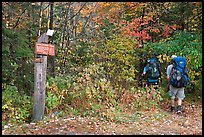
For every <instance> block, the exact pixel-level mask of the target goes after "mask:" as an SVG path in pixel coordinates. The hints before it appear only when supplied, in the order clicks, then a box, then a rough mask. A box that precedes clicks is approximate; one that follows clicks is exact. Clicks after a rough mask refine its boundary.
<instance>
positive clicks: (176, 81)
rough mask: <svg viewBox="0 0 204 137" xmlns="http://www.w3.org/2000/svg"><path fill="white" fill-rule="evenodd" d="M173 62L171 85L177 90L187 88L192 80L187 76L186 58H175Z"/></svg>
mask: <svg viewBox="0 0 204 137" xmlns="http://www.w3.org/2000/svg"><path fill="white" fill-rule="evenodd" d="M173 62H174V64H173V67H172V71H171V74H170V84H171V85H172V86H173V87H176V88H181V87H186V86H187V85H188V84H189V83H190V79H189V78H188V75H187V68H186V58H184V57H175V58H173Z"/></svg>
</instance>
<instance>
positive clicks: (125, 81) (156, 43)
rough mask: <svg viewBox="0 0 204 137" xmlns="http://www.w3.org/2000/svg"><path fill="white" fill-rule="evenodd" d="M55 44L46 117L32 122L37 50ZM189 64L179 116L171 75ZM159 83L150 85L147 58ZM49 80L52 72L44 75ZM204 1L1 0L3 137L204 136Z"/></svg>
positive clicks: (49, 68) (49, 60)
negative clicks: (42, 41)
mask: <svg viewBox="0 0 204 137" xmlns="http://www.w3.org/2000/svg"><path fill="white" fill-rule="evenodd" d="M48 29H50V30H54V32H53V35H52V36H49V37H48V43H50V44H52V45H54V56H47V58H46V59H47V68H46V71H45V73H43V75H44V76H45V78H46V80H45V81H44V82H45V98H44V106H45V107H44V108H43V118H42V119H41V120H39V121H33V114H34V113H33V110H34V109H33V107H34V85H35V84H34V83H35V71H34V70H35V69H34V68H35V63H36V62H35V58H36V56H37V55H36V54H35V46H36V42H37V41H38V40H39V37H40V36H42V34H44V33H46V32H47V30H48ZM173 54H175V55H177V56H183V57H185V58H186V61H187V68H188V76H189V78H190V84H189V85H188V86H187V87H185V99H184V101H183V110H182V111H183V113H182V116H179V115H177V114H170V112H169V106H170V97H169V94H168V86H167V85H168V81H167V79H166V69H167V66H168V65H169V63H170V60H171V55H173ZM149 57H155V58H157V59H158V61H159V63H160V69H161V77H160V79H159V85H158V88H157V89H156V90H153V89H149V88H148V87H145V86H144V82H145V77H142V75H141V74H142V71H143V68H144V65H145V63H146V60H147V59H148V58H149ZM45 74H46V75H45ZM201 100H202V2H2V132H3V134H32V135H36V134H70V135H71V134H75V135H77V134H83V135H84V134H96V135H115V134H118V135H122V134H131V135H138V134H148V135H149V134H156V135H160V134H163V135H169V134H172V135H173V134H179V135H184V134H191V135H201V134H202V102H201Z"/></svg>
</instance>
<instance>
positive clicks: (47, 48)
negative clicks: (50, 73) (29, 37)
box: [35, 42, 55, 56]
mask: <svg viewBox="0 0 204 137" xmlns="http://www.w3.org/2000/svg"><path fill="white" fill-rule="evenodd" d="M35 54H39V55H50V56H54V55H55V49H54V45H52V44H45V43H39V42H36V44H35Z"/></svg>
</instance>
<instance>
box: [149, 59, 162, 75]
mask: <svg viewBox="0 0 204 137" xmlns="http://www.w3.org/2000/svg"><path fill="white" fill-rule="evenodd" d="M147 63H148V64H147V77H148V78H150V79H158V78H159V77H160V75H161V73H160V68H159V67H160V64H159V62H158V60H157V59H156V58H149V59H148V60H147Z"/></svg>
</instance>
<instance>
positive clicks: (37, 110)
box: [32, 33, 54, 121]
mask: <svg viewBox="0 0 204 137" xmlns="http://www.w3.org/2000/svg"><path fill="white" fill-rule="evenodd" d="M48 37H49V36H48V35H46V33H43V34H42V35H41V36H40V37H39V38H38V40H37V42H36V44H35V52H34V53H35V58H34V103H33V114H32V120H33V121H37V120H41V119H43V117H44V110H45V95H46V94H45V91H46V71H47V55H50V56H54V45H52V44H48Z"/></svg>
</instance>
